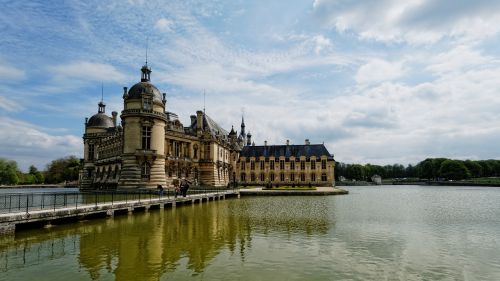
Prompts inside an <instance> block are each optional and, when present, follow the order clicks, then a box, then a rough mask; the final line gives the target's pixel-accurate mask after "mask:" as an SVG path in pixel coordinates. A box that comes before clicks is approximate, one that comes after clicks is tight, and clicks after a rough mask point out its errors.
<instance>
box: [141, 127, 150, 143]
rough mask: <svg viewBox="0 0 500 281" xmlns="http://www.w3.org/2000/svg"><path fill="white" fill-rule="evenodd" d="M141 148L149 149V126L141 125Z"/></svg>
mask: <svg viewBox="0 0 500 281" xmlns="http://www.w3.org/2000/svg"><path fill="white" fill-rule="evenodd" d="M142 149H151V127H149V126H142Z"/></svg>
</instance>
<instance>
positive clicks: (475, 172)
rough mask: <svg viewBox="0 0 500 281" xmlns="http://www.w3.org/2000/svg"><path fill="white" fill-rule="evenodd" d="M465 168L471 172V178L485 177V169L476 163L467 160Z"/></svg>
mask: <svg viewBox="0 0 500 281" xmlns="http://www.w3.org/2000/svg"><path fill="white" fill-rule="evenodd" d="M464 164H465V167H467V170H469V172H470V175H471V177H473V178H479V177H481V176H482V175H483V167H482V166H481V165H480V164H479V163H478V162H476V161H471V160H465V161H464Z"/></svg>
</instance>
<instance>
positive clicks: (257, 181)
mask: <svg viewBox="0 0 500 281" xmlns="http://www.w3.org/2000/svg"><path fill="white" fill-rule="evenodd" d="M236 167H237V168H236V169H237V171H238V176H239V179H240V182H241V183H242V184H243V185H268V184H272V185H293V184H295V185H309V184H311V185H313V186H334V184H335V179H334V168H335V160H334V158H333V155H331V154H330V153H329V152H328V150H327V149H326V147H325V145H324V144H311V143H310V142H309V140H308V139H306V141H305V144H303V145H291V144H289V142H288V141H287V144H286V145H267V143H266V144H265V145H263V146H255V145H251V146H245V147H243V149H242V150H241V152H240V158H239V160H238V163H237V166H236Z"/></svg>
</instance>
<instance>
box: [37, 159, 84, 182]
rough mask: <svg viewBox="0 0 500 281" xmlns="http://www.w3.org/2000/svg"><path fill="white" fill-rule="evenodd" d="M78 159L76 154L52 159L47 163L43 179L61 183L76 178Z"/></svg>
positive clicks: (78, 165)
mask: <svg viewBox="0 0 500 281" xmlns="http://www.w3.org/2000/svg"><path fill="white" fill-rule="evenodd" d="M79 169H80V160H78V158H76V156H69V157H66V158H60V159H56V160H53V161H52V162H51V163H50V164H48V165H47V171H46V172H45V181H46V182H47V183H61V182H64V181H75V180H77V179H78V170H79Z"/></svg>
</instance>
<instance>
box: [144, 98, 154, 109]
mask: <svg viewBox="0 0 500 281" xmlns="http://www.w3.org/2000/svg"><path fill="white" fill-rule="evenodd" d="M142 103H143V106H142V107H143V108H144V110H152V109H153V100H152V99H151V98H150V97H144V98H143V100H142Z"/></svg>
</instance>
